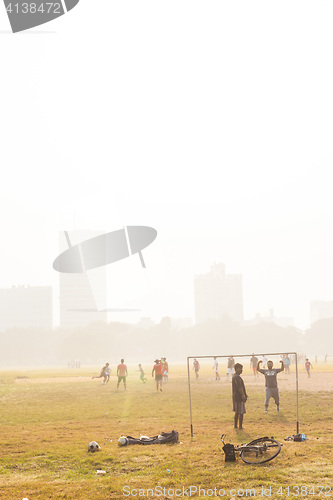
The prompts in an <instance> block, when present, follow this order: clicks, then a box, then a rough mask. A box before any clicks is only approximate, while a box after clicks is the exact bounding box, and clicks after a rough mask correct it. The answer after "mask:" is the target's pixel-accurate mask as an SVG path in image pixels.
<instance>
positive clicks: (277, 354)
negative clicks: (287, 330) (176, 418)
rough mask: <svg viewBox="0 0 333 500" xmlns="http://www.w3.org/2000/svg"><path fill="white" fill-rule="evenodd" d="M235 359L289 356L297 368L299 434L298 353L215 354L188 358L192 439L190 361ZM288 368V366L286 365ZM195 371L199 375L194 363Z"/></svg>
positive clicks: (297, 423) (297, 421)
mask: <svg viewBox="0 0 333 500" xmlns="http://www.w3.org/2000/svg"><path fill="white" fill-rule="evenodd" d="M231 356H232V357H233V358H234V359H237V360H238V358H248V359H249V358H251V357H252V356H255V357H256V358H261V357H263V356H266V357H268V356H280V357H283V356H288V357H289V358H290V359H291V360H292V362H293V366H294V367H295V374H296V377H295V379H296V434H298V433H299V419H298V366H297V353H296V352H290V351H289V352H271V353H265V354H263V353H260V354H255V353H251V354H232V355H231V354H229V355H216V354H214V355H213V356H188V357H187V380H188V393H189V403H190V420H191V437H193V416H192V396H191V372H190V361H191V360H193V362H195V361H197V362H198V360H204V359H206V360H209V359H210V360H214V358H215V359H218V358H219V359H220V358H222V359H223V358H224V359H228V358H230V357H231ZM285 368H286V365H285ZM193 369H194V370H195V373H196V375H197V374H198V371H197V370H196V369H195V363H193Z"/></svg>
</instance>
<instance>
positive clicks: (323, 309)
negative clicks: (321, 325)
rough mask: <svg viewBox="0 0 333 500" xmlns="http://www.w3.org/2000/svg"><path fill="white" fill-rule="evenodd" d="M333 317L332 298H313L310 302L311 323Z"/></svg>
mask: <svg viewBox="0 0 333 500" xmlns="http://www.w3.org/2000/svg"><path fill="white" fill-rule="evenodd" d="M326 318H333V301H332V300H313V301H312V302H311V303H310V322H311V325H312V324H313V323H315V322H316V321H319V320H320V319H326Z"/></svg>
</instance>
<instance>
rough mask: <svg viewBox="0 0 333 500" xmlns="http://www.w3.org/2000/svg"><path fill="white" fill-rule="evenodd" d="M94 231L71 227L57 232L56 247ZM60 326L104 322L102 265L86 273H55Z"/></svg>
mask: <svg viewBox="0 0 333 500" xmlns="http://www.w3.org/2000/svg"><path fill="white" fill-rule="evenodd" d="M100 234H101V233H100V232H97V231H90V230H89V231H87V230H73V231H70V232H68V233H67V234H65V233H64V232H62V233H60V251H61V252H64V251H65V250H67V248H68V245H69V244H70V245H72V246H74V245H76V244H77V243H81V242H82V241H84V240H86V239H89V238H93V237H95V236H99V235H100ZM59 284H60V326H61V327H64V328H74V327H76V326H87V325H89V324H90V323H94V322H96V321H103V322H105V323H106V322H107V311H106V289H107V282H106V269H105V266H103V267H100V268H98V269H97V270H93V271H89V273H87V272H84V273H62V272H60V273H59Z"/></svg>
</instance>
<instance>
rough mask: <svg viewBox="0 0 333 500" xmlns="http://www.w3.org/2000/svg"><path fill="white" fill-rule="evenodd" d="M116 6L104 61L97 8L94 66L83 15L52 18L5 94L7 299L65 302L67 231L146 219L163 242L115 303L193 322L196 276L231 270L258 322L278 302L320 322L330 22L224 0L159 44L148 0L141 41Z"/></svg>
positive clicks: (281, 309) (139, 26)
mask: <svg viewBox="0 0 333 500" xmlns="http://www.w3.org/2000/svg"><path fill="white" fill-rule="evenodd" d="M103 8H104V15H103V18H102V19H98V23H97V18H96V28H95V27H94V30H93V35H92V36H93V37H94V39H95V41H96V45H98V47H100V48H101V50H100V51H93V52H92V50H91V41H90V39H89V37H87V36H86V32H87V26H88V25H89V26H90V25H91V23H92V20H91V17H90V16H91V12H90V11H89V13H88V10H87V9H86V7H85V6H84V5H82V2H80V4H79V7H78V8H76V9H75V12H76V13H77V15H79V13H80V15H82V18H80V19H81V21H82V23H83V24H82V25H81V24H80V26H81V27H80V26H77V30H78V31H77V35H76V40H77V41H78V43H79V44H80V49H81V50H80V54H78V51H77V47H76V44H75V43H74V44H73V43H69V40H68V36H69V35H68V31H67V29H66V23H67V22H68V21H67V19H68V18H69V17H70V16H61V18H59V19H58V20H56V21H53V24H52V26H54V28H52V29H55V30H58V31H57V32H56V33H57V34H56V35H54V36H53V34H52V33H45V36H44V37H43V45H42V47H41V45H40V40H41V38H40V37H38V36H33V35H32V34H30V35H29V36H28V34H26V35H23V34H20V35H19V36H10V37H8V38H7V39H6V41H7V42H8V44H7V47H6V50H5V51H4V54H3V64H4V66H5V67H8V68H9V67H10V68H11V71H8V72H7V75H6V78H5V79H4V81H3V82H2V84H3V95H4V96H13V95H15V99H5V101H4V104H3V110H2V111H3V114H4V116H6V120H4V121H3V122H2V123H1V124H0V129H1V137H2V158H3V165H4V172H5V175H4V178H3V180H2V182H1V185H0V193H1V196H0V210H1V214H2V237H3V238H2V241H3V244H2V245H1V248H0V262H2V263H5V265H3V268H2V272H1V277H0V287H2V288H3V287H8V286H11V285H12V284H21V283H31V284H33V285H44V284H51V285H52V286H53V287H54V290H55V295H56V293H57V292H56V289H58V285H57V280H58V277H57V276H56V273H55V272H54V270H53V269H52V262H53V261H54V259H55V257H56V256H57V255H58V233H59V232H60V231H62V230H63V229H65V230H68V231H70V230H72V229H77V228H92V229H95V230H102V231H104V230H105V231H112V230H116V229H118V228H119V227H123V226H124V225H147V226H151V227H154V228H156V230H157V231H158V238H157V239H156V241H155V242H154V245H151V246H150V247H149V248H147V250H146V251H145V263H146V266H147V269H141V270H140V269H139V266H140V262H137V260H138V261H139V258H138V259H135V256H133V257H132V258H131V259H128V261H127V262H126V265H124V266H120V265H119V266H117V268H113V269H112V273H114V275H113V276H110V280H111V281H112V283H113V285H114V288H113V290H115V292H114V296H113V297H112V298H111V297H110V304H109V305H110V307H115V306H119V308H121V307H123V308H133V309H141V314H142V316H152V317H156V318H158V317H162V316H165V315H171V316H179V315H182V316H183V315H185V316H188V315H189V314H190V315H191V316H193V276H194V275H195V274H204V273H205V272H206V270H207V268H209V266H210V265H211V263H212V262H214V261H216V262H217V261H221V262H225V263H226V265H227V266H228V272H230V273H231V274H242V275H243V292H244V299H245V302H244V315H245V317H246V318H249V317H253V316H255V314H256V312H258V308H260V310H261V311H266V310H269V309H270V308H272V307H274V309H275V311H276V314H277V315H278V316H281V317H289V316H293V317H294V318H295V324H296V325H298V326H299V328H301V329H305V328H307V327H308V326H309V322H310V319H309V303H310V302H311V301H313V300H328V301H329V300H333V290H332V285H331V284H332V283H333V265H332V255H333V237H332V234H331V231H330V227H331V222H332V218H333V205H332V196H331V170H332V160H333V150H332V147H331V142H332V141H331V137H332V135H333V124H332V120H331V118H330V117H331V116H332V111H333V95H332V92H331V89H332V87H333V70H332V68H331V65H329V64H327V61H328V60H329V51H330V46H331V44H330V38H331V37H332V35H331V26H330V24H329V21H330V16H323V15H322V11H321V9H317V10H316V9H310V8H309V6H307V7H305V6H304V4H301V3H300V2H296V3H295V4H293V5H288V12H289V14H288V16H287V17H286V16H285V15H284V14H283V11H282V10H281V11H277V10H276V9H275V8H274V7H273V6H268V5H267V4H266V3H264V2H259V3H258V4H257V5H256V6H255V7H253V5H250V4H246V2H243V4H242V15H241V17H239V16H240V13H239V10H238V9H237V8H236V7H233V6H232V5H231V4H230V5H224V4H223V3H219V2H214V12H215V14H214V15H213V16H212V11H211V9H210V8H207V9H202V8H200V7H199V4H198V3H194V4H193V2H191V3H188V2H184V3H182V5H180V4H179V2H178V3H177V18H175V17H174V16H172V15H171V14H170V12H172V11H171V10H170V11H169V12H168V11H167V10H165V11H164V9H163V13H161V17H158V18H159V19H163V23H161V24H158V27H156V29H154V37H155V41H154V43H151V39H148V38H147V37H145V36H143V33H146V32H147V33H148V32H151V30H152V26H151V22H150V18H151V5H150V4H146V5H144V6H142V5H139V4H138V5H137V4H135V3H133V4H131V9H132V10H131V12H132V13H133V19H136V20H137V22H136V23H134V22H133V23H132V22H131V23H129V24H128V25H126V26H127V28H126V30H125V31H124V30H123V29H121V28H120V26H122V24H121V23H117V21H116V17H115V16H114V14H113V8H114V7H113V4H112V2H111V3H110V2H109V3H108V2H106V3H105V5H103ZM154 8H156V9H157V8H158V7H157V6H155V7H154ZM161 9H162V7H161ZM262 9H264V11H265V12H267V15H268V19H272V20H273V19H274V22H272V23H269V24H268V25H267V26H264V25H263V24H262V21H261V19H262V16H261V13H262ZM189 12H191V13H192V14H191V15H193V16H194V19H196V20H197V21H198V22H200V25H202V28H203V31H200V33H198V30H197V27H196V22H193V23H188V14H189ZM2 14H3V21H4V22H5V23H6V24H4V25H5V26H8V19H7V16H6V12H5V11H4V12H3V13H2ZM94 15H96V16H97V14H94ZM124 15H125V14H124ZM230 16H231V18H232V20H233V21H235V22H230ZM300 16H301V19H302V22H301V23H300V22H299V19H300ZM228 19H229V21H228ZM81 21H80V23H81ZM0 23H1V17H0ZM184 24H186V26H187V28H186V33H187V39H186V40H187V41H186V43H185V44H184V30H183V25H184ZM97 25H98V28H97ZM309 25H311V26H313V30H311V33H309V30H308V26H309ZM50 26H51V25H50ZM235 26H236V27H237V29H234V28H235ZM281 26H283V27H284V28H283V29H284V31H283V36H281ZM295 26H297V40H298V41H297V43H295ZM170 29H171V30H173V36H171V37H170ZM259 33H260V34H261V35H260V36H259ZM22 37H24V41H25V43H23V44H22V39H23V38H22ZM110 37H111V38H110ZM130 40H136V43H135V44H133V43H132V42H130ZM263 40H265V43H263ZM109 46H115V47H121V52H119V51H118V50H114V51H112V50H111V51H109V49H108V48H107V47H109ZM230 47H232V50H230ZM109 52H110V53H109ZM120 53H121V56H120V55H119V54H120ZM32 54H33V55H34V57H32ZM161 54H163V55H166V54H171V56H170V57H169V56H167V57H164V56H163V57H161ZM106 59H108V61H109V63H108V64H107V65H106V64H105V60H106ZM16 60H20V61H22V65H20V66H15V65H13V61H16ZM74 60H75V61H76V64H75V65H73V61H74ZM152 61H154V64H152ZM87 67H89V68H90V71H89V72H87ZM310 68H311V70H310ZM22 72H23V73H24V74H26V75H29V78H27V79H26V82H25V88H24V92H22V91H21V90H22V89H21V81H22ZM63 75H66V78H64V76H63ZM115 75H122V77H121V78H120V79H119V78H116V77H115ZM130 82H135V86H134V87H133V86H130V85H129V84H130ZM96 85H97V88H98V92H95V93H94V95H93V98H92V99H91V100H90V99H88V101H87V96H90V95H91V91H92V89H93V88H96ZM202 89H206V90H205V92H203V91H202ZM314 89H315V91H314ZM318 89H320V90H318ZM27 96H29V98H27ZM105 96H108V98H107V99H105ZM161 96H163V99H161ZM45 103H47V105H45ZM83 103H85V105H83ZM156 103H158V106H157V105H156ZM64 117H66V118H64ZM129 117H131V119H130V120H129V119H128V118H129ZM127 263H128V265H127ZM118 271H119V272H118ZM142 271H145V273H143V272H142ZM110 273H111V270H110ZM110 280H109V283H110ZM110 284H111V283H110ZM118 302H119V304H118ZM114 318H119V315H118V316H116V315H115V314H114V315H111V319H114ZM122 319H124V320H127V319H128V320H129V321H135V320H136V318H135V316H133V317H132V319H130V318H128V317H125V316H122Z"/></svg>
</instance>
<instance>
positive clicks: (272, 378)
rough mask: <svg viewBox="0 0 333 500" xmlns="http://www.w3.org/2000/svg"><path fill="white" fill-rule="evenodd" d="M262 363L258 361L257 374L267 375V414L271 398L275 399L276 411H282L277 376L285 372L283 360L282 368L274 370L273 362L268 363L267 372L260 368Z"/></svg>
mask: <svg viewBox="0 0 333 500" xmlns="http://www.w3.org/2000/svg"><path fill="white" fill-rule="evenodd" d="M260 363H261V361H258V365H257V372H259V373H262V374H263V375H265V413H267V412H268V404H269V400H270V399H271V398H273V399H274V402H275V404H276V411H277V412H279V411H280V398H279V389H278V385H277V380H276V376H277V374H278V373H280V372H283V370H284V364H283V361H282V360H281V361H280V363H281V368H273V361H267V370H264V369H262V368H260Z"/></svg>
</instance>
